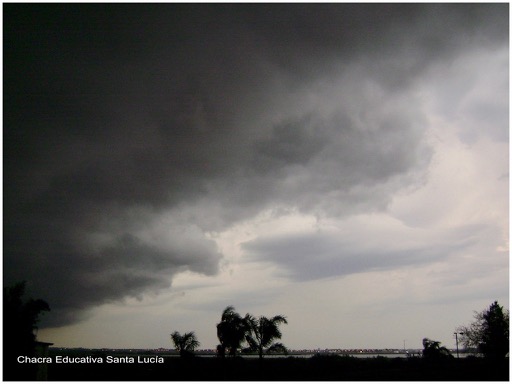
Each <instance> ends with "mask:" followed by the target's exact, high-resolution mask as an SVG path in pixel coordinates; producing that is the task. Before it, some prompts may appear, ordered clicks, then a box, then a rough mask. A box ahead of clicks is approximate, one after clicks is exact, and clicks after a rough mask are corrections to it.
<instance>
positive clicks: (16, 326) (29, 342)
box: [3, 281, 50, 380]
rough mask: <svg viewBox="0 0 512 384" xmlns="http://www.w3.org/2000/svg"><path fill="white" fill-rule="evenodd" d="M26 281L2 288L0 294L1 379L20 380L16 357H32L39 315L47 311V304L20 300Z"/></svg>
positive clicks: (41, 301)
mask: <svg viewBox="0 0 512 384" xmlns="http://www.w3.org/2000/svg"><path fill="white" fill-rule="evenodd" d="M25 289H26V282H25V281H23V282H20V283H17V284H14V285H13V286H11V287H4V292H3V300H4V303H3V309H4V314H3V322H4V323H3V327H4V328H3V334H4V344H3V345H4V372H5V376H4V379H9V380H12V379H15V380H19V379H20V378H19V377H18V378H16V377H13V375H14V376H17V375H18V374H19V373H20V372H19V370H20V369H21V368H23V367H20V364H17V363H16V358H17V357H18V356H29V357H33V356H34V355H35V346H36V336H35V334H34V331H35V330H37V324H38V322H39V315H40V314H41V312H45V311H49V310H50V306H49V305H48V303H47V302H46V301H44V300H41V299H35V300H34V299H28V300H26V301H24V299H23V296H24V295H25Z"/></svg>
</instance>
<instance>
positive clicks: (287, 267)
mask: <svg viewBox="0 0 512 384" xmlns="http://www.w3.org/2000/svg"><path fill="white" fill-rule="evenodd" d="M465 231H467V228H464V229H462V230H460V231H457V237H454V236H453V235H452V236H450V237H454V238H455V239H456V240H453V239H450V240H451V241H449V242H446V240H443V242H442V243H435V242H433V243H432V244H429V245H424V244H422V245H404V244H401V243H400V242H399V241H398V239H396V238H393V237H392V236H391V237H390V238H388V239H384V240H382V239H380V240H377V241H372V233H371V232H369V233H367V234H366V243H365V244H364V245H362V244H361V242H362V240H361V239H359V240H357V241H354V237H355V236H354V234H352V235H350V236H347V235H346V234H345V235H344V234H342V233H326V232H317V233H311V234H300V235H286V236H274V237H268V238H258V239H256V240H252V241H249V242H246V243H244V244H243V245H242V248H243V250H244V252H245V253H246V256H247V258H248V259H247V260H250V261H256V260H257V261H264V262H270V263H273V264H277V265H278V266H280V267H282V268H283V269H282V273H283V275H285V276H287V277H289V278H291V279H293V280H295V281H308V280H317V279H323V278H328V277H335V276H347V275H351V274H355V273H363V272H369V271H379V270H390V269H395V268H397V267H414V266H420V265H424V264H427V263H432V262H435V261H439V260H443V259H446V258H447V257H449V256H450V255H451V254H452V253H453V252H455V251H460V250H463V249H465V248H466V247H468V246H469V245H471V244H474V243H475V240H474V239H471V237H470V236H463V235H464V232H465ZM360 237H363V236H360Z"/></svg>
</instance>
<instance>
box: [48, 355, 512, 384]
mask: <svg viewBox="0 0 512 384" xmlns="http://www.w3.org/2000/svg"><path fill="white" fill-rule="evenodd" d="M508 379H509V364H508V359H506V360H503V361H501V362H490V361H487V360H485V359H482V358H472V357H469V358H464V359H451V360H446V361H435V362H434V361H428V360H425V359H422V358H407V359H406V358H387V357H376V358H356V357H348V356H313V357H311V358H297V357H287V358H274V359H263V360H259V359H244V358H241V357H238V358H226V359H220V358H213V357H212V358H204V357H192V358H185V359H184V358H179V357H166V358H165V359H164V362H163V363H160V364H106V363H103V364H52V365H50V366H49V367H48V380H50V381H77V380H80V381H96V380H99V381H328V380H336V381H386V380H389V381H508Z"/></svg>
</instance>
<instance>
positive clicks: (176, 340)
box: [171, 331, 200, 357]
mask: <svg viewBox="0 0 512 384" xmlns="http://www.w3.org/2000/svg"><path fill="white" fill-rule="evenodd" d="M171 339H172V342H173V344H174V347H175V348H176V350H177V351H178V352H179V353H180V356H181V357H185V356H189V355H192V354H193V352H194V349H195V348H197V347H199V345H200V344H199V341H197V338H196V335H195V333H194V331H192V332H187V333H184V334H183V335H181V334H180V333H179V332H176V331H174V332H173V333H171Z"/></svg>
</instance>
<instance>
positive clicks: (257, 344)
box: [246, 315, 288, 359]
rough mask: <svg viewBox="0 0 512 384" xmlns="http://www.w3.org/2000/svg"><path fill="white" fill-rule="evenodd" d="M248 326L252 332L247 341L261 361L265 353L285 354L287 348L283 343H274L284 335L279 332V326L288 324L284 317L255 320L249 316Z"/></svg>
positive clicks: (263, 317) (262, 317)
mask: <svg viewBox="0 0 512 384" xmlns="http://www.w3.org/2000/svg"><path fill="white" fill-rule="evenodd" d="M247 321H248V324H249V329H250V332H249V334H248V335H246V340H247V342H248V343H249V346H250V348H251V350H253V351H258V354H259V356H260V359H262V358H263V352H264V351H265V350H266V352H267V353H268V352H285V353H286V347H285V346H284V345H283V344H281V343H273V344H272V341H274V340H275V339H280V338H281V336H282V334H281V331H280V330H279V325H280V324H282V323H284V324H288V322H287V321H286V318H285V317H284V316H282V315H277V316H274V317H272V318H270V319H269V318H266V317H265V316H260V317H259V318H257V319H256V318H255V317H253V316H251V315H248V319H247Z"/></svg>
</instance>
